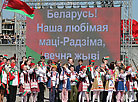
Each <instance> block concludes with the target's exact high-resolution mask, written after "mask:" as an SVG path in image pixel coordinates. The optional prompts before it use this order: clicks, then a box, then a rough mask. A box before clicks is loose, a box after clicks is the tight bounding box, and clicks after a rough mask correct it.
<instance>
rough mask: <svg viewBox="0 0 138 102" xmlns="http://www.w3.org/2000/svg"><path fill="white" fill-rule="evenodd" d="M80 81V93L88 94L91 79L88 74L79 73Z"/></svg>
mask: <svg viewBox="0 0 138 102" xmlns="http://www.w3.org/2000/svg"><path fill="white" fill-rule="evenodd" d="M79 77H80V78H79V79H80V83H79V89H78V91H79V92H82V91H84V92H87V91H88V86H89V79H88V76H87V74H86V73H84V72H83V71H79Z"/></svg>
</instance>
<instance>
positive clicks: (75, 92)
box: [69, 85, 78, 102]
mask: <svg viewBox="0 0 138 102" xmlns="http://www.w3.org/2000/svg"><path fill="white" fill-rule="evenodd" d="M77 95H78V89H77V86H76V85H72V86H71V93H70V98H69V99H70V102H77Z"/></svg>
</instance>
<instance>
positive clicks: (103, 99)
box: [101, 91, 108, 102]
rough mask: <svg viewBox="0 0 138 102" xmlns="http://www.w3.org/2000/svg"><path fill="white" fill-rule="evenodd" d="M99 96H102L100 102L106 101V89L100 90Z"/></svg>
mask: <svg viewBox="0 0 138 102" xmlns="http://www.w3.org/2000/svg"><path fill="white" fill-rule="evenodd" d="M101 94H102V95H101V96H102V98H101V99H102V102H106V97H107V94H108V91H103V92H101Z"/></svg>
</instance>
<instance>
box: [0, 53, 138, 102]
mask: <svg viewBox="0 0 138 102" xmlns="http://www.w3.org/2000/svg"><path fill="white" fill-rule="evenodd" d="M32 59H33V58H32V57H31V56H29V57H28V58H27V57H25V56H23V57H22V61H21V62H20V72H19V68H18V67H17V66H16V57H12V58H10V59H8V58H7V56H6V55H4V56H3V55H0V102H3V98H4V95H5V94H6V98H7V102H15V101H16V94H17V88H19V92H20V97H21V102H29V100H31V101H32V102H44V91H45V89H46V88H47V89H48V90H49V102H56V101H57V102H84V101H85V100H86V101H87V102H90V101H92V102H95V101H96V100H97V101H98V102H124V101H126V102H135V101H137V95H138V94H137V90H138V86H137V82H138V71H137V70H138V69H136V68H134V67H132V66H131V65H130V66H125V65H124V63H123V61H114V62H111V63H110V64H109V63H108V60H109V56H106V57H104V58H103V59H102V62H101V65H95V61H94V60H89V61H88V63H89V65H87V66H85V65H84V64H83V60H82V59H80V60H78V65H77V66H75V65H74V60H73V58H70V57H69V58H68V63H63V62H61V61H60V60H58V61H57V62H55V61H52V60H48V61H47V62H45V57H44V56H41V57H40V61H39V62H38V63H37V64H35V63H32Z"/></svg>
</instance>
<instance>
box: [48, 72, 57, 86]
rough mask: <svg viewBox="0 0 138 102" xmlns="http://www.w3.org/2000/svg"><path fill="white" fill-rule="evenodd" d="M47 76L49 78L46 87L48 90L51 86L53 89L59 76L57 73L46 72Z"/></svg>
mask: <svg viewBox="0 0 138 102" xmlns="http://www.w3.org/2000/svg"><path fill="white" fill-rule="evenodd" d="M47 76H48V78H49V80H48V85H47V87H48V88H52V87H53V86H54V87H55V86H56V85H58V84H59V74H58V72H57V71H51V72H48V73H47Z"/></svg>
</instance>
